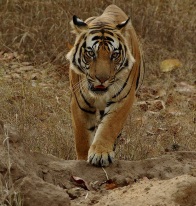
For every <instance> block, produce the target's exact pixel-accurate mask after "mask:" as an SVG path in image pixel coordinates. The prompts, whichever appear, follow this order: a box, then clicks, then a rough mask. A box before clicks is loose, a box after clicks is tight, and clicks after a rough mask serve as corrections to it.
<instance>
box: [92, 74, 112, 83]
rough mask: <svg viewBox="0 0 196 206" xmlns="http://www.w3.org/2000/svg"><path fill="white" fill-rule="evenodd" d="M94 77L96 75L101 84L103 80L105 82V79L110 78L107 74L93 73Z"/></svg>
mask: <svg viewBox="0 0 196 206" xmlns="http://www.w3.org/2000/svg"><path fill="white" fill-rule="evenodd" d="M95 77H96V79H97V80H99V81H100V83H102V84H103V83H104V82H106V81H107V80H108V79H109V78H110V76H109V75H106V76H97V75H95Z"/></svg>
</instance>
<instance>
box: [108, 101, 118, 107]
mask: <svg viewBox="0 0 196 206" xmlns="http://www.w3.org/2000/svg"><path fill="white" fill-rule="evenodd" d="M114 103H116V102H114V101H109V102H107V104H106V107H109V106H110V105H111V104H114Z"/></svg>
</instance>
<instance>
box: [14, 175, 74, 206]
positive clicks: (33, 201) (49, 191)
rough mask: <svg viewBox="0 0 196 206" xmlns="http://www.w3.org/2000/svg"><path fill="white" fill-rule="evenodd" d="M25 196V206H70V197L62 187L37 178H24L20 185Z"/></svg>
mask: <svg viewBox="0 0 196 206" xmlns="http://www.w3.org/2000/svg"><path fill="white" fill-rule="evenodd" d="M18 188H20V191H21V192H22V194H23V196H24V204H23V205H24V206H38V205H40V206H68V205H70V200H69V196H68V195H67V193H66V191H65V190H63V189H62V188H60V187H56V186H55V185H52V184H49V183H47V182H44V181H43V180H42V179H40V178H38V177H35V176H27V177H25V178H23V180H22V181H21V183H20V184H19V185H18Z"/></svg>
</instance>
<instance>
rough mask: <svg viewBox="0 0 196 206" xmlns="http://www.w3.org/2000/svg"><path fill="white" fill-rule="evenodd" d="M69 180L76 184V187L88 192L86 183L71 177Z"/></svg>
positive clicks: (78, 178)
mask: <svg viewBox="0 0 196 206" xmlns="http://www.w3.org/2000/svg"><path fill="white" fill-rule="evenodd" d="M71 179H72V180H73V181H74V182H75V183H76V185H77V186H78V187H81V188H84V189H85V190H89V189H88V186H87V183H86V182H85V181H84V180H83V179H82V178H80V177H76V176H71Z"/></svg>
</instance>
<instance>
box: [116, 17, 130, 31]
mask: <svg viewBox="0 0 196 206" xmlns="http://www.w3.org/2000/svg"><path fill="white" fill-rule="evenodd" d="M129 20H130V17H129V18H128V19H127V20H126V21H123V22H121V23H120V24H118V25H117V26H116V28H117V29H118V30H122V29H123V28H125V26H126V25H127V23H128V22H129Z"/></svg>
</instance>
